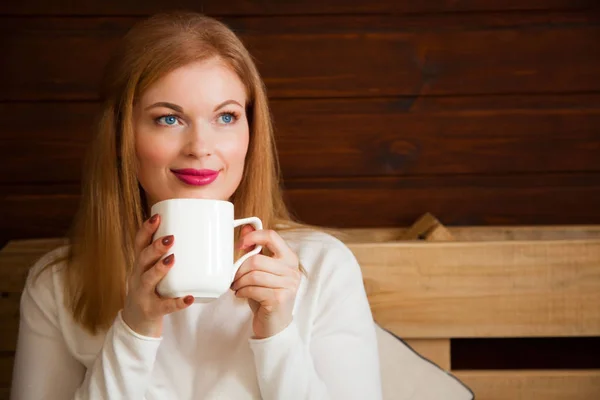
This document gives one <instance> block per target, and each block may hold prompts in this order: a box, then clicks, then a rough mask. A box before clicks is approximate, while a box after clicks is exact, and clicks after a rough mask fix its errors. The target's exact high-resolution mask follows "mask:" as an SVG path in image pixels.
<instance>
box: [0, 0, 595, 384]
mask: <svg viewBox="0 0 600 400" xmlns="http://www.w3.org/2000/svg"><path fill="white" fill-rule="evenodd" d="M165 4H168V9H173V8H187V9H193V10H198V11H204V12H205V13H207V14H209V15H212V16H216V17H218V18H220V19H222V20H223V21H225V22H226V23H228V24H229V25H230V26H231V27H232V28H233V29H234V30H235V31H236V32H237V33H238V34H239V35H240V36H241V38H242V39H243V41H244V42H245V43H246V44H247V46H248V47H249V49H250V51H251V52H252V54H253V55H254V56H255V58H256V60H257V63H258V66H259V69H260V71H261V72H262V74H263V77H264V79H265V81H266V84H267V87H268V91H269V95H270V98H271V104H272V109H273V112H274V118H275V126H276V129H277V134H278V140H279V142H278V147H279V150H280V153H281V161H282V164H283V169H284V177H285V186H286V195H287V198H288V200H289V203H290V205H291V207H292V208H293V210H294V211H295V212H296V214H297V215H298V216H299V217H300V218H301V219H303V220H304V221H306V222H309V223H313V224H319V225H330V226H337V227H371V226H399V225H400V226H406V225H409V224H411V223H412V222H414V221H415V220H416V219H417V217H419V216H420V215H421V214H423V213H424V212H431V213H433V214H435V215H436V216H437V217H438V218H439V219H440V220H441V221H442V222H443V223H444V224H447V225H471V224H473V225H492V224H494V225H495V224H516V225H522V224H597V223H600V12H599V10H598V5H600V2H598V1H597V0H462V1H461V0H458V1H457V0H419V1H417V0H414V1H408V0H399V1H396V0H371V1H367V0H361V1H346V0H329V1H324V2H322V1H320V0H306V1H292V0H279V1H278V0H271V1H269V0H256V1H251V0H228V1H221V0H212V1H200V0H171V1H168V2H165V1H158V0H146V1H137V0H105V1H90V0H86V1H79V2H75V1H70V0H55V1H51V2H49V1H44V0H25V1H3V2H0V49H1V51H2V55H1V56H0V60H1V61H0V78H1V84H0V85H1V86H0V88H1V89H0V121H1V122H0V246H1V245H3V244H4V243H5V242H6V241H7V240H10V239H18V238H33V237H54V236H62V235H63V234H64V233H65V231H66V229H67V227H68V226H69V224H70V222H71V218H72V216H73V213H74V211H75V209H76V206H77V201H78V193H79V188H80V185H79V182H80V173H81V171H80V166H81V161H82V154H83V152H84V149H85V146H86V144H87V141H88V140H89V138H90V134H91V127H92V124H93V118H94V113H95V112H96V111H97V110H98V104H97V95H96V89H97V85H98V81H99V79H100V74H101V71H102V68H103V66H104V64H105V62H106V60H107V58H108V55H109V53H110V51H111V49H112V48H114V46H115V44H116V42H117V41H118V40H119V38H120V37H121V36H122V35H123V34H124V33H125V32H126V30H127V29H128V28H129V27H130V26H131V25H132V24H133V23H135V22H136V21H138V20H139V19H140V18H143V17H144V16H147V15H149V14H151V13H154V12H156V11H160V10H161V9H164V7H166V6H165ZM548 340H549V341H543V340H542V341H540V340H538V341H537V342H532V341H530V340H525V339H524V340H520V339H511V341H510V342H507V341H502V340H499V341H497V342H495V343H492V344H490V342H489V341H488V342H486V343H483V344H481V343H480V342H479V341H477V340H457V341H456V346H453V348H455V349H457V350H456V354H455V353H454V350H453V355H452V357H453V366H456V367H458V368H462V367H464V368H477V367H478V366H480V367H483V368H489V367H490V366H495V367H496V368H515V365H518V366H520V367H524V368H529V367H538V368H539V367H540V365H542V366H546V367H549V368H565V367H567V368H573V367H587V368H592V367H598V360H597V357H596V358H594V359H593V360H592V359H591V358H590V357H589V355H590V354H592V353H593V352H592V351H590V349H594V348H595V349H598V348H600V346H599V344H598V338H589V339H586V341H585V342H584V341H583V340H581V341H575V342H572V343H569V342H567V341H565V340H563V341H562V342H560V343H558V344H557V343H555V342H550V341H551V340H559V339H548ZM536 346H537V347H536ZM536 348H537V353H536V352H535V350H532V349H536ZM550 348H551V349H552V350H554V351H553V352H552V354H553V357H552V358H551V360H550V361H548V359H544V358H543V357H540V355H541V354H545V353H546V352H547V351H550V350H548V349H550ZM557 348H560V349H562V351H559V352H558V354H557V352H556V350H557ZM509 350H511V351H509ZM509 354H512V356H510V355H509ZM535 354H537V356H536V355H535ZM586 356H588V357H587V358H586ZM511 357H512V358H511ZM536 360H537V361H536ZM544 360H545V361H544ZM8 367H9V366H8ZM8 367H7V368H8ZM4 383H6V382H4Z"/></svg>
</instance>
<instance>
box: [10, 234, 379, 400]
mask: <svg viewBox="0 0 600 400" xmlns="http://www.w3.org/2000/svg"><path fill="white" fill-rule="evenodd" d="M282 236H283V237H284V239H285V240H286V241H287V243H288V244H289V246H290V247H291V248H292V249H293V250H294V251H295V252H296V254H297V255H298V257H299V259H300V261H301V263H302V265H303V266H304V268H305V269H306V270H307V272H308V279H306V278H304V279H303V282H302V284H301V286H300V289H299V291H298V294H297V297H296V304H295V308H294V321H293V322H292V324H291V325H289V326H288V327H287V328H286V329H285V330H283V331H282V332H280V333H279V334H277V335H275V336H273V337H270V338H267V339H262V340H255V339H251V337H252V334H253V333H252V323H251V321H252V312H251V310H250V307H249V306H248V304H247V302H246V300H242V299H237V298H236V297H235V296H234V295H233V292H231V291H228V292H227V293H226V294H224V295H223V296H222V297H221V298H219V299H218V300H215V301H213V302H211V303H208V304H192V305H191V306H190V307H188V308H187V309H185V310H182V311H179V312H176V313H174V314H170V315H168V316H166V317H165V320H164V328H163V336H162V338H158V339H157V338H150V337H145V336H141V335H138V334H136V333H135V332H133V331H132V330H131V329H129V327H128V326H127V325H126V324H125V323H124V322H123V320H122V319H121V316H120V313H119V316H118V317H117V318H116V320H115V321H114V323H113V325H112V327H111V328H110V329H109V330H108V332H106V333H102V334H98V335H96V336H92V335H90V334H89V333H87V332H86V331H84V330H83V329H82V328H81V327H80V326H79V325H77V324H76V323H75V322H74V321H73V318H72V316H71V314H70V312H69V311H68V310H67V309H66V308H65V307H64V302H63V298H64V297H63V280H62V275H61V273H60V265H58V266H55V267H53V268H51V269H47V270H46V271H45V272H43V273H42V274H41V276H40V277H39V278H38V279H37V280H35V281H34V280H33V279H32V277H33V274H35V272H36V271H38V270H39V269H40V268H41V266H42V265H44V264H45V263H47V262H48V261H49V260H50V259H52V258H54V257H56V256H57V255H60V254H64V252H65V251H66V250H67V248H66V247H63V248H60V249H57V250H55V251H53V252H51V253H48V254H47V255H46V256H44V257H43V258H42V259H41V260H40V261H39V262H37V263H36V265H35V266H34V267H33V268H32V270H31V272H30V274H29V277H28V279H27V283H26V286H25V289H24V292H23V295H22V299H21V323H20V328H19V338H18V344H17V353H16V360H15V367H14V375H13V384H12V394H11V399H13V400H21V399H23V400H36V399H51V400H61V399H94V400H95V399H110V400H113V399H127V400H135V399H146V400H155V399H161V400H164V399H168V400H177V399H256V398H263V399H283V400H292V399H310V400H312V399H361V400H364V399H369V400H371V399H373V400H377V399H380V398H381V378H380V371H379V358H378V353H377V341H376V336H375V325H374V323H373V319H372V315H371V311H370V308H369V304H368V302H367V297H366V295H365V290H364V286H363V282H362V275H361V270H360V267H359V265H358V263H357V261H356V259H355V258H354V256H353V254H352V253H351V252H350V250H349V249H348V248H347V247H346V246H344V244H342V243H341V242H340V241H338V240H337V239H335V238H333V237H332V236H329V235H326V234H324V233H317V232H304V233H300V232H286V233H282ZM174 268H177V265H175V266H174Z"/></svg>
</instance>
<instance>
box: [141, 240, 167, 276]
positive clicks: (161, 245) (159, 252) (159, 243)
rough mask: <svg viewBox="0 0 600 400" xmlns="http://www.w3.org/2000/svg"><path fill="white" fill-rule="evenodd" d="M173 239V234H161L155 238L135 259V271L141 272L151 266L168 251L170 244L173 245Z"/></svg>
mask: <svg viewBox="0 0 600 400" xmlns="http://www.w3.org/2000/svg"><path fill="white" fill-rule="evenodd" d="M174 241H175V238H174V237H173V235H169V236H163V237H160V238H158V239H156V240H155V241H154V242H152V244H151V245H150V246H148V247H146V248H145V249H144V250H142V252H141V253H140V255H139V257H138V260H137V264H138V265H137V268H138V271H137V273H138V274H143V273H144V272H145V271H147V270H148V269H150V268H152V266H153V265H154V264H156V263H157V262H158V260H160V258H161V257H162V256H164V255H165V254H166V253H167V252H168V251H169V249H170V248H171V246H173V242H174Z"/></svg>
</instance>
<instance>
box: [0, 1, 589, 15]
mask: <svg viewBox="0 0 600 400" xmlns="http://www.w3.org/2000/svg"><path fill="white" fill-rule="evenodd" d="M592 6H593V0H520V1H519V0H466V1H450V2H448V1H440V0H421V1H392V0H371V1H364V0H363V1H351V2H349V1H344V0H328V1H326V2H323V1H321V0H303V1H279V0H271V1H241V0H232V1H227V2H223V1H220V0H203V1H198V0H173V1H171V2H169V8H170V9H181V8H184V9H187V10H195V11H199V12H204V13H207V14H209V15H257V14H262V15H281V14H312V15H314V14H342V13H344V14H368V13H385V12H396V13H428V12H434V13H437V12H458V11H489V10H573V9H575V10H577V9H585V8H591V7H592ZM164 9H165V3H164V2H162V1H160V0H147V1H144V2H139V1H135V0H121V1H116V0H109V1H101V2H96V1H78V2H74V1H70V0H55V1H52V2H47V1H44V0H34V1H31V0H30V1H25V2H2V3H0V14H12V15H15V14H16V15H30V14H35V15H145V14H152V13H155V12H160V11H164Z"/></svg>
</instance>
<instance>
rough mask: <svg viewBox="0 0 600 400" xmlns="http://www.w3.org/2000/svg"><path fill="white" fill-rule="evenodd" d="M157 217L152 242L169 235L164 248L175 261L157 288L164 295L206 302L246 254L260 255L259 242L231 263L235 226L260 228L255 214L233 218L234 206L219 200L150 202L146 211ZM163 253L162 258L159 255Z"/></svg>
mask: <svg viewBox="0 0 600 400" xmlns="http://www.w3.org/2000/svg"><path fill="white" fill-rule="evenodd" d="M154 214H159V215H160V226H159V228H158V230H157V231H156V233H155V234H154V238H153V240H156V239H158V238H160V237H163V236H168V235H173V236H174V238H175V240H174V243H173V246H171V248H170V249H169V252H168V253H167V254H165V256H164V257H166V256H167V255H169V254H174V255H175V263H174V264H173V267H172V268H171V270H170V271H169V272H168V273H167V275H166V276H165V277H164V278H163V279H162V280H161V281H160V282H159V284H158V285H157V286H156V289H157V292H158V293H159V294H160V295H161V296H163V297H184V296H188V295H191V296H194V299H195V301H196V302H207V301H211V300H214V299H216V298H218V297H220V296H221V295H222V294H223V293H225V292H226V291H227V290H228V289H229V287H230V286H231V283H232V282H233V278H234V277H235V274H236V272H237V270H238V269H239V267H240V266H241V265H242V263H243V262H244V261H246V260H247V259H248V258H249V257H251V256H253V255H255V254H258V253H260V251H261V250H262V246H256V248H255V249H253V250H252V251H250V252H248V253H247V254H245V255H243V256H242V257H240V259H239V260H237V261H236V262H235V263H234V262H233V254H234V249H233V246H234V237H233V236H234V235H233V233H234V232H233V230H234V228H236V227H238V226H240V225H248V224H250V225H252V226H254V229H256V230H260V229H262V221H261V220H260V219H259V218H257V217H250V218H244V219H234V218H233V215H234V214H233V204H232V203H230V202H228V201H223V200H207V199H169V200H163V201H160V202H158V203H156V204H154V205H153V206H152V210H151V215H154ZM164 257H163V258H164Z"/></svg>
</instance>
